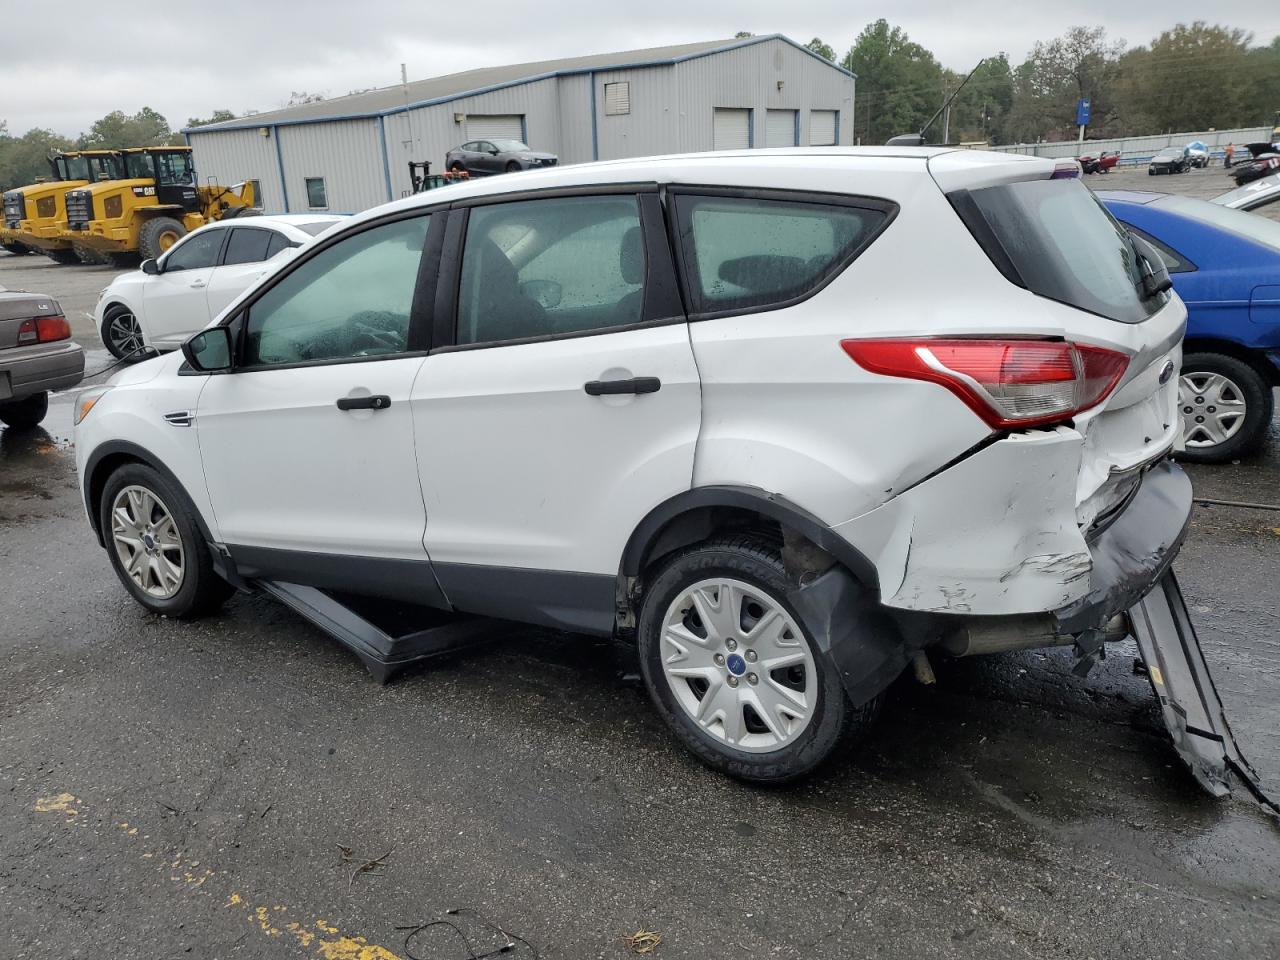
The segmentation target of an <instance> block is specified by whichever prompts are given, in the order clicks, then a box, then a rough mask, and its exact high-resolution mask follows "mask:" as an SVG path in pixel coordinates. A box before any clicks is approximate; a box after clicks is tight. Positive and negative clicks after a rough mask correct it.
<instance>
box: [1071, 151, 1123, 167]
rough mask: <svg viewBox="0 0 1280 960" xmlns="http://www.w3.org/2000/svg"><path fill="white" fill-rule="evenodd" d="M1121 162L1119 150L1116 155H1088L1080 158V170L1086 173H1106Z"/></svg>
mask: <svg viewBox="0 0 1280 960" xmlns="http://www.w3.org/2000/svg"><path fill="white" fill-rule="evenodd" d="M1119 162H1120V151H1119V150H1117V151H1115V152H1114V153H1105V152H1104V153H1101V154H1086V155H1085V156H1083V157H1081V158H1080V169H1081V170H1083V171H1084V172H1085V173H1106V172H1107V171H1108V170H1110V169H1111V168H1112V167H1114V166H1115V165H1116V164H1117V163H1119Z"/></svg>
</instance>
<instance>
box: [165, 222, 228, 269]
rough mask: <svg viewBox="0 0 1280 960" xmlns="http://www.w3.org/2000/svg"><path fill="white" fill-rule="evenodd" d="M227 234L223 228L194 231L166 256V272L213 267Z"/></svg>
mask: <svg viewBox="0 0 1280 960" xmlns="http://www.w3.org/2000/svg"><path fill="white" fill-rule="evenodd" d="M225 236H226V234H225V233H224V232H223V231H222V230H201V231H199V232H198V233H193V234H192V235H191V236H190V237H187V238H186V239H185V240H183V241H182V243H181V244H179V245H178V246H176V247H174V248H173V250H172V251H170V253H169V255H168V256H166V257H165V258H164V269H165V272H166V273H168V272H170V271H172V270H200V269H203V268H204V267H212V266H213V265H214V264H216V263H217V262H218V251H219V250H220V249H221V248H222V238H223V237H225Z"/></svg>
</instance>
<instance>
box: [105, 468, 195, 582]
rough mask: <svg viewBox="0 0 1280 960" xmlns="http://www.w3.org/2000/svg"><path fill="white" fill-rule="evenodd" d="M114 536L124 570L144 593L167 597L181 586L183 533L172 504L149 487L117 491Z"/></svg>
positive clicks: (113, 516) (112, 536)
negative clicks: (175, 520) (170, 510)
mask: <svg viewBox="0 0 1280 960" xmlns="http://www.w3.org/2000/svg"><path fill="white" fill-rule="evenodd" d="M111 538H112V541H113V542H114V543H115V548H116V556H117V557H119V559H120V564H121V566H122V567H123V568H124V571H125V573H127V574H128V575H129V579H130V580H132V581H133V582H134V583H135V584H137V585H138V587H139V588H140V589H141V590H142V591H143V593H145V594H147V595H148V596H151V597H155V598H156V599H157V600H168V599H169V598H170V597H172V596H173V595H174V594H176V593H177V592H178V591H179V590H180V589H181V588H182V575H183V570H184V560H185V554H184V551H183V549H182V537H181V536H179V535H178V526H177V524H176V523H174V521H173V515H172V514H170V513H169V508H168V507H166V506H165V505H164V502H163V501H162V500H160V498H159V497H157V496H156V495H155V494H154V493H152V492H151V491H150V490H148V489H147V488H146V487H136V486H134V487H125V488H124V489H123V490H121V491H120V492H119V493H118V494H116V499H115V502H114V503H112V505H111Z"/></svg>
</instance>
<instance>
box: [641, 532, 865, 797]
mask: <svg viewBox="0 0 1280 960" xmlns="http://www.w3.org/2000/svg"><path fill="white" fill-rule="evenodd" d="M787 590H788V582H787V579H786V575H785V571H784V569H783V566H782V558H781V557H780V556H779V554H778V551H777V549H776V548H775V547H774V546H772V545H771V544H769V543H768V542H767V541H764V540H758V539H755V538H750V537H737V538H731V539H725V540H718V541H713V542H711V543H707V544H702V545H700V546H697V547H694V548H693V549H691V550H688V551H686V552H684V553H682V554H679V555H678V556H676V557H675V558H674V559H672V560H670V561H668V562H667V563H666V564H665V565H664V566H663V567H662V568H661V570H660V571H659V572H658V574H657V576H656V577H655V578H654V579H653V581H652V583H651V584H650V586H649V589H648V590H647V592H646V594H645V598H644V602H643V604H642V606H641V610H640V624H639V644H640V663H641V669H642V672H643V674H644V679H645V683H646V685H647V686H648V689H649V695H650V696H651V697H652V699H653V702H654V705H655V706H656V707H657V709H658V713H659V714H660V715H661V716H662V718H663V720H665V721H666V723H667V725H668V726H669V727H671V729H672V730H673V731H674V732H675V734H676V736H678V737H679V738H680V740H681V741H682V742H683V743H684V745H685V746H686V747H688V748H689V750H691V751H692V752H693V753H694V754H695V755H696V756H697V757H698V759H699V760H701V761H702V762H703V763H705V764H707V765H708V766H710V767H712V768H713V769H716V770H719V771H720V772H722V773H726V774H728V775H729V776H732V777H736V778H738V779H741V780H747V781H751V782H755V783H782V782H786V781H788V780H794V779H796V778H797V777H801V776H804V775H805V774H807V773H809V772H811V771H812V770H813V769H814V768H816V767H817V766H818V765H819V764H821V763H822V762H823V761H824V760H826V759H827V758H828V757H829V756H830V755H831V754H832V752H833V751H834V750H835V749H836V747H837V746H838V745H839V744H840V742H841V741H842V740H843V739H844V737H845V735H846V734H847V733H849V732H850V731H851V730H852V729H853V728H865V727H866V726H868V725H869V724H870V723H871V721H872V719H873V718H874V716H875V713H876V701H872V702H871V703H868V704H865V705H863V706H862V707H854V706H853V705H852V704H851V703H850V702H849V701H848V699H847V698H846V697H845V694H844V689H843V687H842V686H841V683H840V678H839V676H838V675H837V674H836V671H835V670H834V669H833V668H832V667H831V666H830V665H829V664H828V662H827V661H826V659H825V658H824V656H823V655H822V654H821V653H820V652H819V650H818V648H817V646H816V644H815V643H814V641H813V638H812V637H810V636H809V635H808V633H807V632H806V631H805V629H804V627H803V626H802V625H801V623H800V619H799V617H798V616H797V615H796V613H795V611H793V610H792V609H791V606H790V604H789V603H788V601H787V599H786V595H787Z"/></svg>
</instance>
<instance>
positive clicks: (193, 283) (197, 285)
mask: <svg viewBox="0 0 1280 960" xmlns="http://www.w3.org/2000/svg"><path fill="white" fill-rule="evenodd" d="M203 286H204V281H203V280H192V281H191V289H192V290H198V289H199V288H200V287H203Z"/></svg>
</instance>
